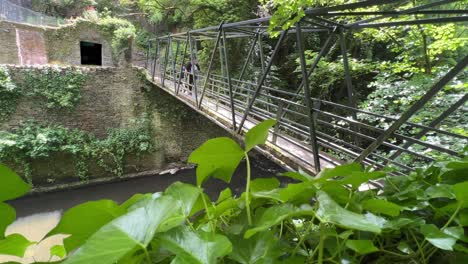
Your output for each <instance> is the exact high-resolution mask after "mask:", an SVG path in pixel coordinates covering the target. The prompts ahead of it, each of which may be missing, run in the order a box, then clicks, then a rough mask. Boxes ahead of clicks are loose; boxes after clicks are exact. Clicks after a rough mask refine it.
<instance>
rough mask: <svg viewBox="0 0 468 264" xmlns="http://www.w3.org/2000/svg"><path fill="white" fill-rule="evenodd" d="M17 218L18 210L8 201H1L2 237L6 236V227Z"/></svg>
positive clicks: (0, 227)
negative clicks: (7, 202)
mask: <svg viewBox="0 0 468 264" xmlns="http://www.w3.org/2000/svg"><path fill="white" fill-rule="evenodd" d="M15 219H16V211H15V209H14V208H13V207H11V206H10V205H8V204H6V203H1V202H0V239H3V238H5V230H6V228H7V227H8V226H9V225H10V224H11V223H13V221H15Z"/></svg>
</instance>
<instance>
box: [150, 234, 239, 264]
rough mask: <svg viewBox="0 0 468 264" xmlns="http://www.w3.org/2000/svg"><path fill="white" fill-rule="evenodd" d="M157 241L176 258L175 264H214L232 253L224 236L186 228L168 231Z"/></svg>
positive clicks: (229, 243) (230, 245) (229, 244)
mask: <svg viewBox="0 0 468 264" xmlns="http://www.w3.org/2000/svg"><path fill="white" fill-rule="evenodd" d="M157 240H158V241H159V242H160V245H161V246H162V247H164V248H166V249H167V250H169V251H171V252H172V253H174V254H175V255H176V256H177V257H176V258H177V261H176V263H186V264H192V263H193V264H216V263H218V259H219V258H221V257H224V256H226V255H227V254H229V253H230V252H231V251H232V244H231V242H229V240H228V239H227V238H226V237H225V236H222V235H219V234H212V233H207V232H203V231H192V230H190V229H189V228H188V227H187V226H181V227H178V228H175V229H173V230H171V231H168V232H166V233H164V234H162V235H161V236H159V237H158V238H157ZM173 263H174V262H173Z"/></svg>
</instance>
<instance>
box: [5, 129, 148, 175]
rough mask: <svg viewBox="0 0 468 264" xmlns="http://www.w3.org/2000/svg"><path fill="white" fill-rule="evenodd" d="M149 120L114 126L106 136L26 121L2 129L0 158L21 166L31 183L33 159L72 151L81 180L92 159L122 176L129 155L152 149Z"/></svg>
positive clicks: (87, 173)
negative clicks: (9, 130)
mask: <svg viewBox="0 0 468 264" xmlns="http://www.w3.org/2000/svg"><path fill="white" fill-rule="evenodd" d="M148 122H149V121H147V120H140V121H138V122H136V123H135V124H133V126H132V127H129V128H120V129H111V130H109V133H108V136H107V138H105V139H98V138H96V137H94V136H93V135H91V134H89V133H86V132H84V131H81V130H78V129H67V128H65V127H63V126H61V125H47V126H46V125H40V124H37V123H34V122H27V123H25V124H23V125H22V126H21V127H19V128H18V129H16V130H15V131H13V132H6V131H1V132H0V161H2V162H10V163H13V164H15V165H16V166H19V167H20V168H22V169H23V173H24V177H25V178H26V179H27V180H28V182H29V183H32V182H33V180H34V179H33V178H32V176H33V175H34V171H32V162H33V161H35V160H38V159H40V158H50V157H51V156H53V155H54V154H69V155H71V156H72V157H73V158H74V163H75V164H74V165H75V171H76V175H77V176H79V177H80V178H81V179H82V180H86V179H87V177H88V176H89V172H88V170H89V168H88V166H89V164H91V163H93V162H94V163H96V164H97V165H99V166H100V167H102V168H103V169H105V170H106V171H107V172H109V173H112V174H113V175H116V176H121V175H122V174H123V173H124V170H123V169H124V159H125V157H126V156H127V155H129V154H136V155H139V154H142V153H146V152H148V151H149V150H151V148H152V139H151V130H150V127H149V124H148Z"/></svg>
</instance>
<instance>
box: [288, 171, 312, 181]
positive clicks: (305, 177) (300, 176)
mask: <svg viewBox="0 0 468 264" xmlns="http://www.w3.org/2000/svg"><path fill="white" fill-rule="evenodd" d="M280 176H284V177H289V178H291V179H295V180H298V181H301V182H309V181H313V180H314V177H312V176H310V175H307V174H305V173H299V172H295V171H288V172H285V173H281V174H280Z"/></svg>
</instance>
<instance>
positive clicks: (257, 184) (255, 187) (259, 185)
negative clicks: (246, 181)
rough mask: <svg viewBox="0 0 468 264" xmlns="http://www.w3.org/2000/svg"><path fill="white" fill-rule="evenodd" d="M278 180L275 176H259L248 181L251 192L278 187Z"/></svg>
mask: <svg viewBox="0 0 468 264" xmlns="http://www.w3.org/2000/svg"><path fill="white" fill-rule="evenodd" d="M279 185H280V182H279V181H278V179H276V178H259V179H255V180H252V181H251V182H250V190H251V192H261V191H270V190H272V189H275V188H278V186H279Z"/></svg>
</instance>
